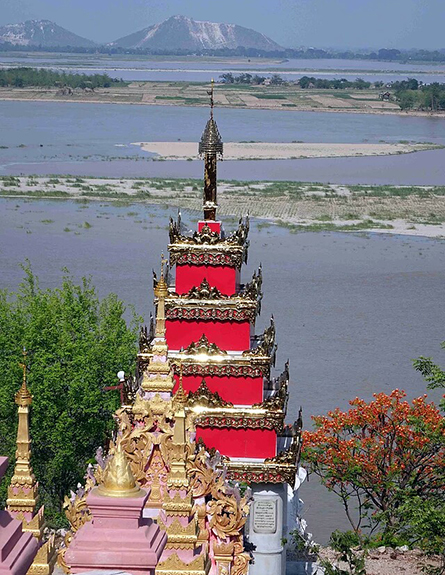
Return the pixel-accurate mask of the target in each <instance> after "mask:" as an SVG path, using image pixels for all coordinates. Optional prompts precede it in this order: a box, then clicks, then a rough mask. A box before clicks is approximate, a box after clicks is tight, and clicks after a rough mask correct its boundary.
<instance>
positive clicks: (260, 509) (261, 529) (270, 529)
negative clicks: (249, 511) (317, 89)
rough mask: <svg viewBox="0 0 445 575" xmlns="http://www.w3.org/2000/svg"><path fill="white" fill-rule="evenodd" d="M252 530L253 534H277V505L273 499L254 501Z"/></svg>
mask: <svg viewBox="0 0 445 575" xmlns="http://www.w3.org/2000/svg"><path fill="white" fill-rule="evenodd" d="M253 530H254V531H255V533H265V534H269V535H271V534H273V533H276V532H277V505H276V501H274V500H273V499H265V500H260V501H255V502H254V504H253Z"/></svg>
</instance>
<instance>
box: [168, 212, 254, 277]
mask: <svg viewBox="0 0 445 575" xmlns="http://www.w3.org/2000/svg"><path fill="white" fill-rule="evenodd" d="M248 233H249V220H248V218H246V220H245V221H244V222H243V221H242V220H240V223H239V227H238V229H237V230H236V231H235V232H233V233H232V234H231V235H230V236H228V237H227V238H222V237H220V236H219V234H218V233H216V232H212V230H211V229H210V227H209V226H207V225H205V226H203V227H202V229H201V231H200V232H195V233H194V234H193V235H192V236H183V235H182V234H181V232H180V221H179V222H178V223H174V222H173V220H172V219H171V220H170V245H169V247H168V249H169V252H170V264H171V265H173V264H187V263H192V264H197V265H216V266H218V265H225V266H230V267H237V268H240V267H241V265H242V263H243V262H247V250H248V245H249V243H248V241H247V236H248Z"/></svg>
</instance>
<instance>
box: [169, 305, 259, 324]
mask: <svg viewBox="0 0 445 575" xmlns="http://www.w3.org/2000/svg"><path fill="white" fill-rule="evenodd" d="M210 304H211V302H210V301H209V302H203V304H202V305H201V306H197V305H194V304H193V302H189V303H187V305H183V304H182V302H180V303H178V304H176V303H174V302H172V301H170V302H168V303H167V310H166V318H167V319H169V320H175V319H187V320H201V321H211V320H212V321H214V320H216V321H239V322H243V321H248V322H253V321H255V318H256V316H257V312H258V304H257V303H256V302H252V301H248V302H245V301H239V300H228V299H227V300H222V302H218V306H216V307H215V306H212V305H210Z"/></svg>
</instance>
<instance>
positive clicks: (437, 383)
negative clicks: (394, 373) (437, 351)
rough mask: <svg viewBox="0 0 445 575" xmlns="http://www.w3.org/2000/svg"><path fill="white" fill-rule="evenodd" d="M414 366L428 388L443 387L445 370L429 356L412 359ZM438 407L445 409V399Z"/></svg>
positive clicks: (444, 344)
mask: <svg viewBox="0 0 445 575" xmlns="http://www.w3.org/2000/svg"><path fill="white" fill-rule="evenodd" d="M441 347H442V349H445V341H443V342H442V343H441ZM413 365H414V368H415V369H417V371H420V373H421V374H422V375H423V377H424V378H425V381H427V383H428V386H427V387H428V389H438V388H441V389H445V370H443V369H442V368H441V367H439V366H438V365H436V364H435V363H434V362H433V360H432V359H431V358H430V357H422V356H421V357H419V359H415V360H414V361H413ZM440 407H441V409H442V410H443V411H445V399H442V401H441V402H440Z"/></svg>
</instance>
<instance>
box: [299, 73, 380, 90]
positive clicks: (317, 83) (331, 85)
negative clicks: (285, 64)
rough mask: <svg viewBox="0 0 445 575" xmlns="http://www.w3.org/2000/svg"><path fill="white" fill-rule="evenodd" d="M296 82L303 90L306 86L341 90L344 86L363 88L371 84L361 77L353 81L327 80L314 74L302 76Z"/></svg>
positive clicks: (356, 88)
mask: <svg viewBox="0 0 445 575" xmlns="http://www.w3.org/2000/svg"><path fill="white" fill-rule="evenodd" d="M298 84H299V86H300V88H303V90H305V89H307V88H316V89H317V90H329V89H334V90H343V89H345V88H353V89H355V90H364V89H365V88H369V87H370V86H371V82H365V80H362V78H357V79H356V80H354V81H352V82H351V81H350V80H346V78H341V79H340V80H327V79H326V78H315V77H314V76H302V77H301V78H300V79H299V81H298Z"/></svg>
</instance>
